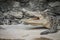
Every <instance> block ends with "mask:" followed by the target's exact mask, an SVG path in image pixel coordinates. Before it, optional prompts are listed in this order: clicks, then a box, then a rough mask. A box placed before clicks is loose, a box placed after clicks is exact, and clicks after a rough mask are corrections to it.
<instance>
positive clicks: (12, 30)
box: [0, 25, 60, 40]
mask: <svg viewBox="0 0 60 40" xmlns="http://www.w3.org/2000/svg"><path fill="white" fill-rule="evenodd" d="M1 27H3V28H4V29H0V38H1V39H22V40H34V39H35V38H41V37H43V38H49V39H52V40H60V31H58V32H57V33H53V34H48V35H40V33H41V32H42V31H45V30H47V29H31V30H28V29H26V27H29V26H28V25H27V26H26V25H11V26H9V25H3V26H2V25H1ZM37 40H38V39H37Z"/></svg>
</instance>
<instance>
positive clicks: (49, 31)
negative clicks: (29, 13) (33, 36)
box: [40, 30, 57, 35]
mask: <svg viewBox="0 0 60 40" xmlns="http://www.w3.org/2000/svg"><path fill="white" fill-rule="evenodd" d="M56 32H57V31H55V30H54V31H51V30H47V31H44V32H42V33H40V34H41V35H46V34H49V33H56Z"/></svg>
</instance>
